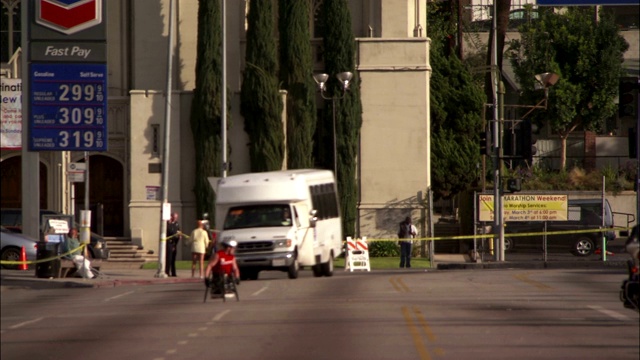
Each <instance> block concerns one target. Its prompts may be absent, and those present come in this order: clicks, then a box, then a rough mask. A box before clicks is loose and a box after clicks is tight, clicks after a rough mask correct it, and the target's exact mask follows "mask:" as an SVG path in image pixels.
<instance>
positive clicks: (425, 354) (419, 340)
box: [402, 306, 431, 360]
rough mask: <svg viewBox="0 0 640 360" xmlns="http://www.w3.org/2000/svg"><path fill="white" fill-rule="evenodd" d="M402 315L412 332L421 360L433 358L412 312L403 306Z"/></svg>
mask: <svg viewBox="0 0 640 360" xmlns="http://www.w3.org/2000/svg"><path fill="white" fill-rule="evenodd" d="M402 315H403V316H404V321H405V322H406V323H407V327H408V328H409V331H410V332H411V338H412V339H413V344H414V345H415V347H416V350H418V355H419V356H420V359H421V360H431V355H429V351H428V350H427V348H426V347H425V346H424V341H422V337H421V336H420V331H419V330H418V327H417V326H416V325H415V324H414V322H413V319H412V318H411V313H410V312H409V309H408V308H407V307H406V306H403V307H402Z"/></svg>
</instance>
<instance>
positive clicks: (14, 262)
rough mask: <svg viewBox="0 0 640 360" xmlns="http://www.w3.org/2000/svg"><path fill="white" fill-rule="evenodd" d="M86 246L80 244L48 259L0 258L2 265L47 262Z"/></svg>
mask: <svg viewBox="0 0 640 360" xmlns="http://www.w3.org/2000/svg"><path fill="white" fill-rule="evenodd" d="M85 246H86V244H80V246H78V247H77V248H75V249H72V250H69V251H67V252H66V253H64V254H60V255H57V256H53V257H49V258H46V259H40V260H27V261H10V260H0V265H21V264H28V265H29V264H40V263H45V262H49V261H53V260H56V259H60V258H63V257H66V256H69V255H71V254H72V253H75V252H77V251H80V250H82V248H84V247H85Z"/></svg>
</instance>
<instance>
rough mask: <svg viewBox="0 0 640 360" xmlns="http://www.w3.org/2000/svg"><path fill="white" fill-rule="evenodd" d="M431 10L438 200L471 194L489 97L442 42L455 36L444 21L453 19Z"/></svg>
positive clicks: (433, 143) (433, 170)
mask: <svg viewBox="0 0 640 360" xmlns="http://www.w3.org/2000/svg"><path fill="white" fill-rule="evenodd" d="M430 9H431V10H432V12H430V13H429V24H428V28H427V32H428V34H429V35H430V36H431V38H432V39H435V41H433V42H432V43H431V49H430V61H431V68H432V69H433V73H432V75H431V91H430V96H431V109H430V111H431V187H432V189H433V191H434V198H435V199H439V198H450V197H452V196H455V195H457V194H459V193H461V192H463V191H465V190H468V189H469V188H470V186H471V184H473V182H474V181H475V180H476V177H477V176H478V174H477V169H476V164H477V163H478V162H479V161H480V151H479V146H478V145H479V141H478V139H479V136H478V134H479V133H480V132H481V131H482V117H481V114H482V107H483V106H484V103H485V99H486V96H485V94H484V92H483V90H482V88H481V86H480V84H479V83H478V82H476V81H474V79H473V76H472V73H471V72H470V71H469V69H468V68H467V67H466V66H465V65H464V64H463V63H462V61H461V60H460V59H459V58H458V57H457V56H456V54H455V52H453V51H450V48H449V44H448V43H447V42H445V41H438V40H437V39H447V38H448V37H449V36H451V35H453V34H455V28H453V27H451V20H449V19H447V17H446V16H442V15H449V14H446V13H442V12H438V11H437V4H433V5H431V8H430ZM447 54H448V55H447Z"/></svg>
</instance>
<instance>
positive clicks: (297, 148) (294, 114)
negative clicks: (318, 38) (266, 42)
mask: <svg viewBox="0 0 640 360" xmlns="http://www.w3.org/2000/svg"><path fill="white" fill-rule="evenodd" d="M278 9H279V15H280V16H279V23H278V25H279V30H280V82H281V83H282V86H283V87H284V89H286V90H287V91H288V95H287V104H286V108H287V164H288V168H290V169H302V168H310V167H313V134H314V132H315V128H316V114H315V107H316V105H315V98H314V81H313V61H312V55H311V43H310V41H309V39H310V33H309V19H310V13H311V2H310V1H299V0H280V2H279V6H278Z"/></svg>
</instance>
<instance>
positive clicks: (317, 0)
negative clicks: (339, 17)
mask: <svg viewBox="0 0 640 360" xmlns="http://www.w3.org/2000/svg"><path fill="white" fill-rule="evenodd" d="M311 16H313V21H312V24H313V28H312V29H311V38H312V39H318V38H322V37H324V21H322V0H313V9H311Z"/></svg>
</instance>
